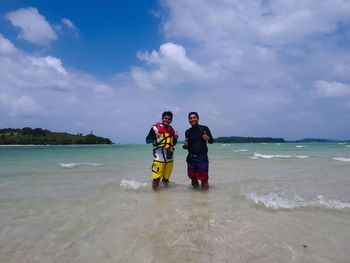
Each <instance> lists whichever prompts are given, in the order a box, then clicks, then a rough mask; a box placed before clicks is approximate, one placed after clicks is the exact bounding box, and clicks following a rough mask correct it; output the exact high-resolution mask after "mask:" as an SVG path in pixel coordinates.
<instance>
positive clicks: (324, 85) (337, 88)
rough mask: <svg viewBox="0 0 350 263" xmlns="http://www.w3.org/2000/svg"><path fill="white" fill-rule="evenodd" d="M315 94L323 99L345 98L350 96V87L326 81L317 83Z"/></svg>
mask: <svg viewBox="0 0 350 263" xmlns="http://www.w3.org/2000/svg"><path fill="white" fill-rule="evenodd" d="M315 88H316V90H315V92H316V94H317V95H318V96H321V97H343V96H347V95H350V85H347V84H343V83H340V82H328V81H324V80H320V81H317V82H316V83H315Z"/></svg>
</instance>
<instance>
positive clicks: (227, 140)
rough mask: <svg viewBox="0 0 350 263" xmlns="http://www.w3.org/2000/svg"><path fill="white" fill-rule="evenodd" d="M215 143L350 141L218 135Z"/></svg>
mask: <svg viewBox="0 0 350 263" xmlns="http://www.w3.org/2000/svg"><path fill="white" fill-rule="evenodd" d="M214 142H217V143H283V142H286V143H293V142H294V143H311V142H350V140H344V141H341V140H327V139H317V138H305V139H302V140H295V141H286V140H285V139H283V138H271V137H241V136H229V137H218V138H215V139H214Z"/></svg>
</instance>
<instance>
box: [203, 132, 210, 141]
mask: <svg viewBox="0 0 350 263" xmlns="http://www.w3.org/2000/svg"><path fill="white" fill-rule="evenodd" d="M202 139H203V140H205V141H208V140H209V139H210V137H209V136H208V134H207V132H206V131H204V133H203V135H202Z"/></svg>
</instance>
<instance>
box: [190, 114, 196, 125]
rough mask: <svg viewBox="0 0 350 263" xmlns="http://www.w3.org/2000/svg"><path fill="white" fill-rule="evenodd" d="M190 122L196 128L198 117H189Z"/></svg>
mask: <svg viewBox="0 0 350 263" xmlns="http://www.w3.org/2000/svg"><path fill="white" fill-rule="evenodd" d="M188 122H189V123H190V124H191V126H196V125H197V124H198V117H197V115H196V114H191V115H190V116H189V117H188Z"/></svg>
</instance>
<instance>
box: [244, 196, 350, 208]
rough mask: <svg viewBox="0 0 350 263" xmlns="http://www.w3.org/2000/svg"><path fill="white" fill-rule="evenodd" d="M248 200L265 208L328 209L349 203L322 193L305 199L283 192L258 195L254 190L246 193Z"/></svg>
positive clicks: (346, 205)
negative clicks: (327, 196)
mask: <svg viewBox="0 0 350 263" xmlns="http://www.w3.org/2000/svg"><path fill="white" fill-rule="evenodd" d="M246 197H247V199H248V200H250V201H252V202H253V203H255V204H257V205H259V204H262V205H264V206H265V207H267V208H272V209H275V210H276V209H281V208H282V209H293V208H301V207H309V206H313V207H325V208H328V209H346V208H350V203H345V202H342V201H340V200H333V199H326V198H324V197H323V196H322V195H318V196H317V198H316V199H315V200H310V201H306V200H305V199H304V198H302V197H300V196H299V195H294V196H291V197H288V196H286V195H285V194H278V193H268V194H266V195H259V194H257V193H255V192H252V193H247V194H246Z"/></svg>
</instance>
